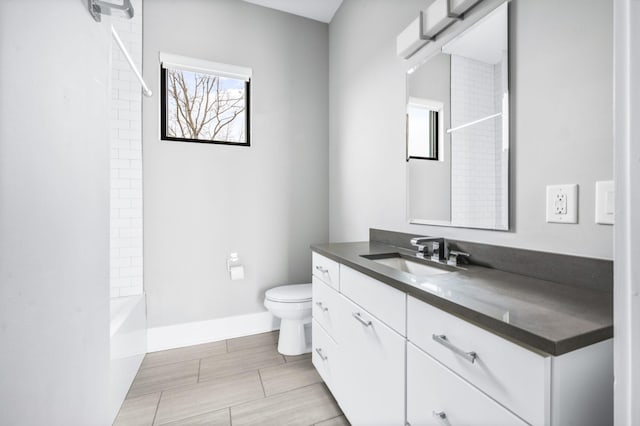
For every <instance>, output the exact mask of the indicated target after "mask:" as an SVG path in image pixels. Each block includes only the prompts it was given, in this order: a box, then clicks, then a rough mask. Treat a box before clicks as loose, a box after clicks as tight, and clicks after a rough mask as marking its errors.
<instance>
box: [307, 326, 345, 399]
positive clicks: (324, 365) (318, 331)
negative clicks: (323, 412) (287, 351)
mask: <svg viewBox="0 0 640 426" xmlns="http://www.w3.org/2000/svg"><path fill="white" fill-rule="evenodd" d="M312 330H313V332H312V337H311V339H312V345H311V346H312V348H311V362H312V363H313V366H314V367H315V368H316V370H317V371H318V374H320V377H322V380H324V382H325V383H326V384H327V387H328V388H329V389H330V390H331V392H332V393H333V394H334V396H335V397H336V398H338V395H337V394H336V392H338V393H339V389H338V386H336V383H335V379H334V377H339V375H338V374H336V368H337V365H338V364H339V360H338V356H339V353H338V345H337V344H336V343H335V342H334V341H333V339H331V337H329V335H328V334H327V333H326V332H325V331H324V330H323V328H322V326H320V325H319V324H318V322H317V321H316V320H315V319H314V320H313V321H312Z"/></svg>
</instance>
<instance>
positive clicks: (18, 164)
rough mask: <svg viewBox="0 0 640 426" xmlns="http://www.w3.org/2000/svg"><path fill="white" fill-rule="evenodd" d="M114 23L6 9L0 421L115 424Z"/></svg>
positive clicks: (67, 12)
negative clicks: (110, 408) (110, 409)
mask: <svg viewBox="0 0 640 426" xmlns="http://www.w3.org/2000/svg"><path fill="white" fill-rule="evenodd" d="M110 42H111V35H110V33H109V26H108V23H102V24H98V23H96V22H95V21H94V20H93V18H92V17H91V15H89V12H88V11H87V4H86V2H83V1H78V0H65V1H56V2H49V1H2V2H0V94H1V96H0V236H1V237H0V342H1V343H0V365H2V367H1V369H2V372H1V373H0V401H1V402H0V424H3V425H53V426H56V425H60V426H63V425H64V426H66V425H106V424H108V423H109V418H108V414H107V404H108V402H109V401H108V389H109V383H108V374H109V99H108V98H109V94H110V88H109V69H110V67H109V57H110V55H109V46H110Z"/></svg>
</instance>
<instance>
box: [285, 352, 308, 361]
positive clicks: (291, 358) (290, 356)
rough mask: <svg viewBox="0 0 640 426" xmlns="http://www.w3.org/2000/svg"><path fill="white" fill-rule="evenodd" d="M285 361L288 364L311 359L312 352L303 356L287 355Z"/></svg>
mask: <svg viewBox="0 0 640 426" xmlns="http://www.w3.org/2000/svg"><path fill="white" fill-rule="evenodd" d="M284 359H285V361H287V362H297V361H301V360H303V359H311V352H309V353H307V354H302V355H285V356H284Z"/></svg>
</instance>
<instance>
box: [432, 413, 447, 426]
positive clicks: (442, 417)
mask: <svg viewBox="0 0 640 426" xmlns="http://www.w3.org/2000/svg"><path fill="white" fill-rule="evenodd" d="M433 417H437V418H438V419H439V420H440V421H441V422H442V423H443V424H447V425H448V424H449V422H448V421H447V413H445V412H444V411H433Z"/></svg>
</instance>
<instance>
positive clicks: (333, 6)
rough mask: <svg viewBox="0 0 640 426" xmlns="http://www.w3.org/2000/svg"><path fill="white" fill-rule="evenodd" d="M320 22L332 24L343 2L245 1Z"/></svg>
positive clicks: (306, 0) (312, 0) (326, 0)
mask: <svg viewBox="0 0 640 426" xmlns="http://www.w3.org/2000/svg"><path fill="white" fill-rule="evenodd" d="M244 1H246V2H248V3H253V4H257V5H259V6H264V7H268V8H270V9H276V10H281V11H283V12H287V13H292V14H294V15H298V16H304V17H305V18H309V19H314V20H316V21H320V22H326V23H329V22H331V19H333V15H334V14H335V13H336V10H338V8H339V7H340V5H341V4H342V0H244Z"/></svg>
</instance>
